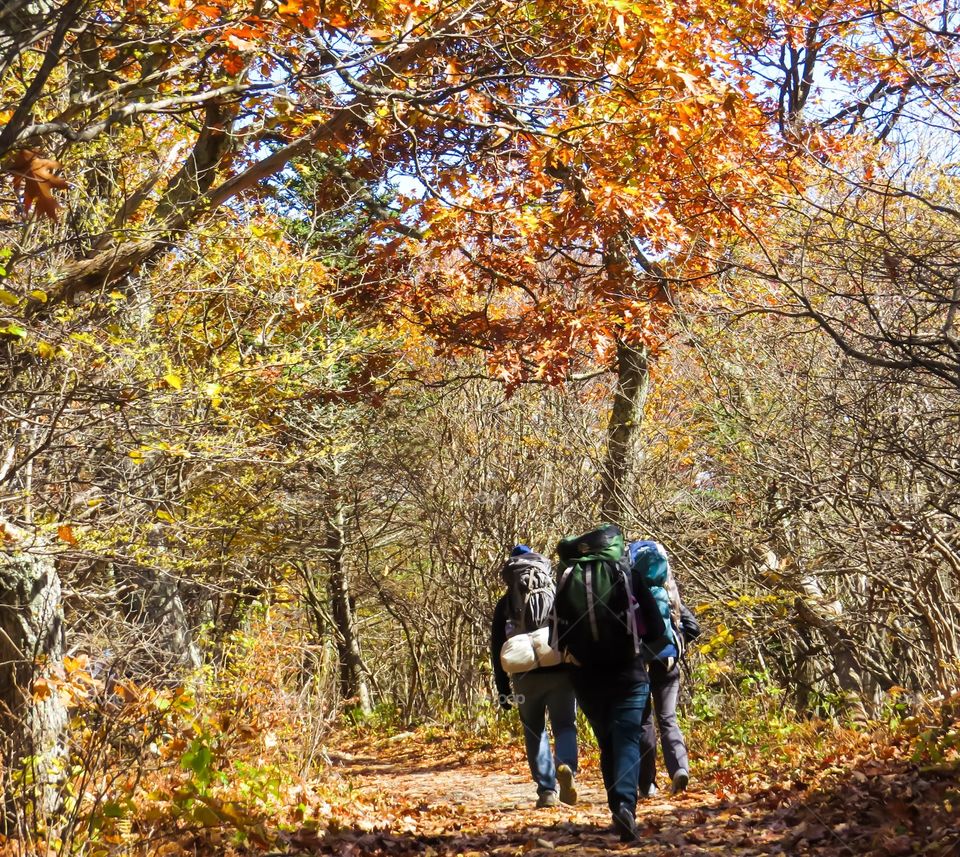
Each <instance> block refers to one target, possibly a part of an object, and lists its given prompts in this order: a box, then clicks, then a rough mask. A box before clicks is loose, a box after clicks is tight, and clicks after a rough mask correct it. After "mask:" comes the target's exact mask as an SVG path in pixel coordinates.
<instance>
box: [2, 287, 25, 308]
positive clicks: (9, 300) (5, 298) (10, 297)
mask: <svg viewBox="0 0 960 857" xmlns="http://www.w3.org/2000/svg"><path fill="white" fill-rule="evenodd" d="M19 303H20V298H19V297H17V295H15V294H14V293H13V292H8V291H7V290H6V289H0V304H3V305H4V306H10V307H14V306H16V305H17V304H19Z"/></svg>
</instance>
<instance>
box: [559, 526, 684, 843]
mask: <svg viewBox="0 0 960 857" xmlns="http://www.w3.org/2000/svg"><path fill="white" fill-rule="evenodd" d="M557 553H558V554H559V557H560V566H559V568H560V580H559V582H558V583H557V591H556V596H555V598H554V611H553V617H552V621H553V631H552V634H551V640H552V642H554V643H555V644H556V645H557V647H558V648H559V649H560V650H561V651H563V652H564V653H565V654H566V655H567V656H570V657H572V658H573V659H575V661H576V662H577V664H578V665H579V668H578V669H576V670H574V671H573V673H572V678H573V686H574V689H575V690H576V695H577V702H578V704H579V705H580V708H581V709H582V710H583V713H584V714H585V715H586V717H587V720H588V721H589V723H590V726H591V728H592V729H593V732H594V734H595V735H596V738H597V744H598V746H599V748H600V770H601V773H602V775H603V784H604V787H605V789H606V792H607V804H608V806H609V807H610V812H611V815H612V817H613V824H614V828H615V829H616V830H617V832H618V833H619V834H620V839H621V841H623V842H631V841H635V840H636V839H637V824H636V808H637V783H638V778H639V771H640V733H641V726H642V721H643V711H644V709H645V707H646V704H647V699H648V697H649V693H650V680H649V676H648V674H647V667H646V661H647V659H648V657H649V655H650V652H654V653H655V652H658V651H659V650H660V649H661V648H662V647H663V646H664V645H666V643H667V639H666V636H665V634H666V628H665V626H664V622H663V618H662V617H661V615H660V611H659V610H658V609H657V603H656V601H655V600H654V598H653V595H652V594H651V593H650V589H649V587H648V586H647V584H646V582H645V581H644V580H643V577H642V576H641V575H637V574H635V573H634V571H633V569H632V567H631V565H630V561H629V557H628V556H627V554H626V551H625V546H624V539H623V533H622V532H621V531H620V528H619V527H617V526H616V525H613V524H607V525H604V526H602V527H600V528H599V529H596V530H593V531H591V532H589V533H585V534H584V535H582V536H576V537H573V538H566V539H562V540H561V541H560V543H559V544H558V545H557Z"/></svg>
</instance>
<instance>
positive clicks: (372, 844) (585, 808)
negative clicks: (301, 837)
mask: <svg viewBox="0 0 960 857" xmlns="http://www.w3.org/2000/svg"><path fill="white" fill-rule="evenodd" d="M337 747H338V749H337V750H330V751H328V755H329V757H330V763H331V764H330V768H329V771H328V774H329V776H330V778H331V781H332V782H334V783H337V784H338V788H339V790H340V793H341V794H343V795H346V796H347V799H348V800H349V801H350V802H352V804H353V805H354V812H353V815H352V818H353V819H354V820H355V823H352V826H349V827H334V828H332V829H331V830H328V831H327V832H326V833H325V834H324V835H323V836H322V837H321V836H317V837H316V838H313V839H310V841H309V842H306V841H304V842H299V843H298V842H293V843H292V844H294V845H299V846H301V848H302V850H305V851H309V852H311V853H322V854H336V855H340V857H381V855H395V857H404V855H424V856H425V857H447V855H454V854H463V855H468V857H479V855H487V854H496V855H533V857H544V855H550V854H558V853H570V854H584V855H598V854H607V853H617V854H625V855H641V854H642V855H644V857H666V855H683V857H705V855H717V854H724V855H735V857H748V855H749V856H750V857H755V855H773V854H786V855H820V857H847V855H855V854H868V855H878V857H881V855H886V857H903V855H910V854H924V855H933V857H960V823H958V822H960V815H958V814H957V807H958V805H960V791H957V788H956V783H957V773H958V769H957V768H956V766H955V765H954V764H952V763H951V764H947V765H939V766H934V767H933V768H932V769H931V768H930V767H929V766H927V767H920V766H918V765H917V764H916V763H914V762H912V761H909V760H908V759H906V758H899V757H897V755H896V754H895V748H893V747H883V746H874V745H870V744H866V743H864V750H865V751H867V752H865V753H864V755H861V756H859V757H858V756H854V755H851V756H850V757H849V758H848V759H847V760H845V761H844V762H843V763H842V764H841V765H839V766H837V765H836V764H835V763H836V762H837V761H838V760H837V759H836V758H835V759H834V762H833V763H830V764H829V766H828V762H827V760H826V759H825V760H823V761H822V762H820V763H819V765H820V767H821V768H822V770H821V771H820V772H819V774H818V773H817V771H815V770H813V769H812V768H807V770H806V772H803V771H801V770H798V769H796V768H794V769H793V773H792V774H791V775H789V776H787V775H776V776H774V775H773V773H772V771H769V770H768V773H767V775H761V774H760V773H759V772H755V773H754V774H752V775H751V776H750V777H749V779H748V781H749V785H747V784H746V783H744V784H741V785H739V786H736V785H732V783H733V782H734V780H733V776H732V774H733V772H732V771H728V770H725V769H722V768H721V769H720V770H719V771H715V772H714V773H713V775H712V776H711V778H710V779H709V780H707V781H702V782H698V781H697V780H694V782H693V783H692V787H691V789H690V790H689V791H688V792H687V793H685V794H683V795H679V796H676V797H672V796H667V797H663V796H661V797H660V798H655V799H653V800H648V801H643V802H642V803H641V805H640V806H639V807H638V815H637V822H638V828H639V830H640V833H641V841H640V842H639V843H638V844H637V845H630V846H626V845H622V844H621V843H620V842H619V841H618V838H617V836H616V835H615V834H614V833H613V831H612V829H611V827H610V821H609V815H608V812H607V808H606V802H605V799H604V795H603V791H602V787H601V782H600V772H599V770H597V766H596V760H595V759H594V758H593V757H592V755H591V754H588V757H587V758H586V759H585V760H584V769H583V770H582V771H581V774H580V776H579V777H578V789H579V792H580V801H579V803H578V804H577V806H575V807H569V806H559V807H556V808H551V809H536V808H535V806H534V801H535V799H536V789H535V788H534V786H533V784H532V783H531V781H530V774H529V772H528V770H527V767H526V763H525V760H524V758H523V752H522V749H521V747H520V746H519V744H517V745H515V746H507V747H497V746H495V745H493V744H484V743H482V742H479V741H476V740H474V741H470V742H469V746H468V745H467V743H466V742H464V741H458V740H457V739H455V738H453V737H445V736H439V737H434V738H428V739H424V737H423V736H422V735H414V734H413V733H408V734H404V735H399V736H393V737H392V738H388V739H382V740H379V741H376V743H374V742H373V741H372V740H371V739H370V738H367V739H366V740H364V741H359V740H358V741H355V742H353V743H351V742H349V741H346V742H338V744H337ZM694 774H695V775H696V769H695V770H694ZM808 776H809V779H808ZM811 780H819V784H818V786H816V787H814V786H812V784H811ZM724 783H726V785H724Z"/></svg>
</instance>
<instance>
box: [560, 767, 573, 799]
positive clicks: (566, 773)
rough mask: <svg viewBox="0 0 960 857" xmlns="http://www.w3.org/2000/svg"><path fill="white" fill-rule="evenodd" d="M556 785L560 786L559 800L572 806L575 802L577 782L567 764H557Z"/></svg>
mask: <svg viewBox="0 0 960 857" xmlns="http://www.w3.org/2000/svg"><path fill="white" fill-rule="evenodd" d="M557 785H558V786H560V802H561V803H566V804H569V805H570V806H573V805H574V804H575V803H576V802H577V784H576V783H575V782H574V781H573V770H572V769H571V768H570V766H569V765H557Z"/></svg>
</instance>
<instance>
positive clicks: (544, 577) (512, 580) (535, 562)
mask: <svg viewBox="0 0 960 857" xmlns="http://www.w3.org/2000/svg"><path fill="white" fill-rule="evenodd" d="M500 576H501V577H502V578H503V582H504V583H506V584H507V637H512V636H514V635H515V634H528V633H530V632H531V631H536V630H537V629H538V628H544V627H546V626H547V625H548V624H549V621H550V613H551V611H552V610H553V598H554V595H555V594H556V586H555V584H554V582H553V571H552V568H551V565H550V560H549V559H547V558H546V557H545V556H541V555H540V554H538V553H533V552H532V551H531V552H529V553H522V554H519V555H517V556H512V557H510V558H509V559H508V560H507V561H506V562H505V563H504V564H503V568H502V569H501V570H500Z"/></svg>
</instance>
